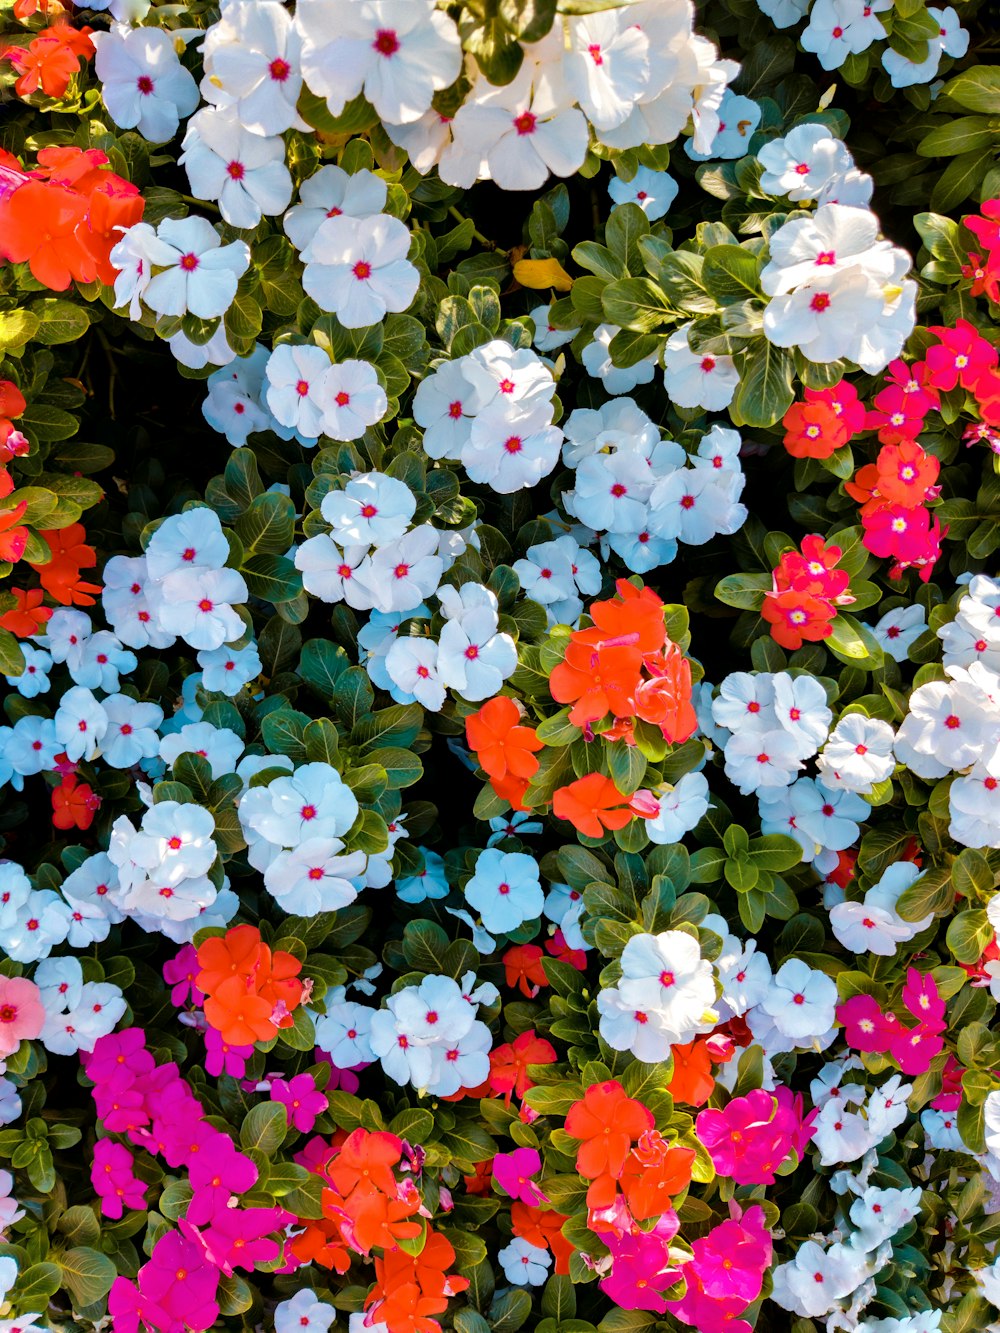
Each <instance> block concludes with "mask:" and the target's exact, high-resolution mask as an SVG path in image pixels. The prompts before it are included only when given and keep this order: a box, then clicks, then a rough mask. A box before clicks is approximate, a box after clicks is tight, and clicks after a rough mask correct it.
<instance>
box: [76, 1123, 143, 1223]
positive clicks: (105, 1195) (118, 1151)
mask: <svg viewBox="0 0 1000 1333" xmlns="http://www.w3.org/2000/svg"><path fill="white" fill-rule="evenodd" d="M132 1166H133V1157H132V1154H131V1153H130V1152H129V1150H128V1149H127V1148H126V1147H125V1146H124V1145H123V1144H121V1143H115V1142H114V1141H113V1140H112V1139H98V1141H97V1143H95V1144H94V1162H93V1165H92V1166H91V1168H90V1180H91V1184H92V1185H93V1186H94V1190H95V1191H96V1193H97V1195H98V1197H99V1198H100V1200H101V1212H102V1213H103V1214H104V1216H105V1217H110V1218H112V1219H113V1220H114V1221H117V1220H118V1219H119V1218H120V1217H121V1216H122V1215H123V1213H124V1212H125V1209H126V1208H145V1206H146V1190H147V1189H148V1188H149V1187H148V1186H147V1185H146V1184H144V1183H143V1181H141V1180H137V1179H136V1177H135V1174H134V1173H133V1170H132Z"/></svg>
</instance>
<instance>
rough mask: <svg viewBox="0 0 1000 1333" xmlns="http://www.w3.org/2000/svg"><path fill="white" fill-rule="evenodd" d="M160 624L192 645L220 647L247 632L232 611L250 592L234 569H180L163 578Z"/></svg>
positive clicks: (196, 646)
mask: <svg viewBox="0 0 1000 1333" xmlns="http://www.w3.org/2000/svg"><path fill="white" fill-rule="evenodd" d="M162 590H163V603H162V605H161V606H160V608H159V618H160V624H161V625H162V626H163V628H164V629H165V630H168V631H169V632H170V633H171V634H176V635H177V636H178V638H181V639H183V640H184V641H185V642H186V643H188V644H190V645H191V647H192V648H221V647H222V645H223V644H224V643H231V642H232V640H233V639H238V638H240V637H241V636H242V635H243V633H244V632H245V626H244V624H243V621H242V620H241V619H240V617H239V616H238V615H237V613H236V612H235V611H234V610H233V606H234V604H237V603H241V602H245V601H246V600H247V598H248V597H249V595H250V593H249V590H248V589H247V585H246V580H245V579H244V578H243V575H242V574H241V573H240V572H239V571H238V570H235V569H191V570H186V569H178V570H176V571H175V572H174V573H172V574H168V575H167V576H166V578H165V579H164V580H163V584H162Z"/></svg>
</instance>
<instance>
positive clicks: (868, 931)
mask: <svg viewBox="0 0 1000 1333" xmlns="http://www.w3.org/2000/svg"><path fill="white" fill-rule="evenodd" d="M830 925H831V927H832V929H833V933H834V935H836V937H837V939H838V940H839V941H840V943H841V944H842V945H843V946H844V948H845V949H847V950H848V952H849V953H856V954H858V955H859V957H863V956H864V955H865V954H866V953H874V954H878V955H880V956H881V957H883V958H891V957H892V956H893V955H894V954H895V952H896V945H897V944H898V943H899V942H900V941H902V940H906V939H908V938H909V934H910V931H909V927H908V926H907V925H906V923H905V922H903V921H900V920H899V918H898V917H896V916H894V915H893V913H892V912H888V911H886V909H885V908H884V907H876V906H874V905H872V904H868V903H838V904H837V906H836V907H833V908H831V909H830Z"/></svg>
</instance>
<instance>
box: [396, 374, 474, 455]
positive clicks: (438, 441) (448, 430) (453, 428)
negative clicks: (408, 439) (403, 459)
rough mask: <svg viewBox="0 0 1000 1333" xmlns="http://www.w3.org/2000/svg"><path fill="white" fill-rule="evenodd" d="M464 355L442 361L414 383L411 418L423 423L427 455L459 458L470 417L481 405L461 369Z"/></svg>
mask: <svg viewBox="0 0 1000 1333" xmlns="http://www.w3.org/2000/svg"><path fill="white" fill-rule="evenodd" d="M469 364H470V363H469V359H468V358H467V357H460V358H459V359H458V360H457V361H445V362H442V364H441V365H439V366H438V367H437V369H436V370H435V371H433V372H432V373H431V374H430V375H427V376H426V377H425V378H424V379H422V380H421V381H420V383H419V384H418V385H417V391H416V393H415V394H414V396H413V419H414V421H416V423H417V425H418V426H422V427H423V431H424V438H423V445H424V452H425V453H426V454H427V456H428V457H429V458H459V457H461V454H462V450H463V449H464V448H465V446H466V445H467V444H468V442H469V438H470V435H471V431H472V419H473V417H474V415H475V414H476V413H477V412H479V411H481V409H482V407H483V406H484V404H483V401H482V397H481V395H480V393H479V391H478V389H476V387H475V386H474V385H473V384H472V381H471V380H470V379H469V378H468V377H467V375H466V373H465V369H466V367H467V366H468V365H469Z"/></svg>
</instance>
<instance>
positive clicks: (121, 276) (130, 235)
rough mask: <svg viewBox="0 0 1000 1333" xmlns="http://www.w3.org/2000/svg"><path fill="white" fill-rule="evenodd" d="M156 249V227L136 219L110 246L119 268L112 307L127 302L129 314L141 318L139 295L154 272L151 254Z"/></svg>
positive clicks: (118, 306) (132, 317)
mask: <svg viewBox="0 0 1000 1333" xmlns="http://www.w3.org/2000/svg"><path fill="white" fill-rule="evenodd" d="M157 252H158V242H157V236H156V229H155V227H151V226H150V225H149V223H148V222H136V223H135V224H134V225H133V226H131V227H129V228H127V229H126V231H125V232H124V233H123V235H122V238H121V240H120V241H119V242H118V243H117V244H116V245H115V246H114V247H113V248H112V250H111V255H110V259H111V263H112V264H113V266H114V267H115V268H116V269H117V270H118V276H117V277H116V278H115V308H116V309H119V310H120V309H121V308H122V307H123V306H126V305H127V306H128V317H129V319H131V320H133V321H138V320H140V319H142V302H141V300H140V299H139V298H140V297H141V296H142V295H143V293H144V292H145V290H146V288H147V287H148V286H149V282H150V279H151V278H152V276H153V264H154V263H155V262H156V261H155V260H154V257H153V256H154V255H155V254H156V253H157Z"/></svg>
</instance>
